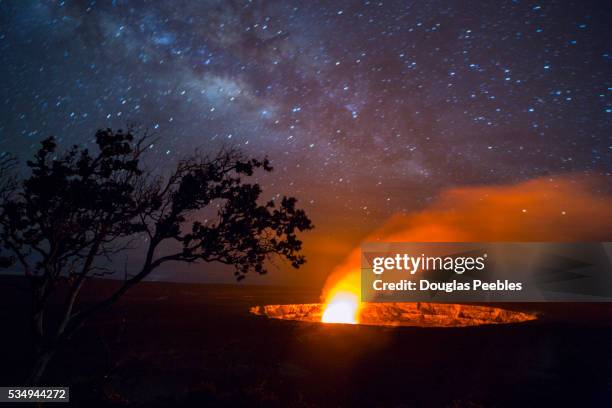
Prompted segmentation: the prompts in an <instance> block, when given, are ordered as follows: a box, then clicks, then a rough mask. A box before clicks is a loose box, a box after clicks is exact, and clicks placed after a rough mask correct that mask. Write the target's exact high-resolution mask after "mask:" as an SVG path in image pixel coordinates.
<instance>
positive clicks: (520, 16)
mask: <svg viewBox="0 0 612 408" xmlns="http://www.w3.org/2000/svg"><path fill="white" fill-rule="evenodd" d="M480 3H481V4H478V3H477V2H475V1H471V2H458V1H454V2H450V1H447V2H444V1H418V2H416V1H415V2H409V1H350V2H347V1H329V2H318V1H293V2H290V1H283V2H277V1H262V2H257V1H226V0H223V1H214V2H213V1H211V2H204V1H164V2H161V1H159V2H155V1H127V0H124V1H121V0H115V1H98V2H96V1H53V2H52V1H41V2H33V1H1V0H0V52H1V63H0V78H1V79H0V89H1V98H0V104H1V106H2V109H1V111H0V151H1V152H13V153H16V154H17V155H18V156H20V157H25V156H26V155H31V154H32V152H33V151H34V150H35V149H36V148H37V147H38V145H37V143H38V141H40V140H41V139H42V138H43V137H45V136H48V135H55V136H57V137H58V138H59V140H60V141H61V143H62V144H63V145H65V146H68V145H69V144H73V143H77V144H81V145H88V144H91V143H92V141H93V134H94V132H95V130H96V129H98V128H102V127H113V128H118V127H123V128H125V127H126V124H139V125H140V126H141V127H142V128H143V129H144V128H146V129H148V130H149V131H150V132H154V133H155V134H156V135H158V136H159V141H158V142H157V143H156V144H155V145H154V146H153V147H152V149H151V155H152V158H154V163H155V165H156V166H159V165H160V163H161V164H162V166H161V167H162V169H163V164H164V163H166V164H171V163H173V161H174V160H176V159H177V158H179V157H181V156H184V155H187V154H190V153H192V152H193V151H194V150H195V149H196V148H200V149H202V150H203V151H215V150H217V149H218V148H219V147H220V146H221V145H228V144H229V145H238V146H240V147H241V148H242V149H243V150H245V151H246V152H248V153H249V154H253V155H257V156H263V155H267V156H268V157H269V158H270V159H271V160H272V163H273V165H274V166H275V168H276V171H275V172H274V173H273V175H271V176H269V177H268V176H266V178H265V179H262V180H260V181H261V182H262V183H263V184H264V186H265V193H266V194H267V195H268V196H270V197H273V196H275V195H276V194H291V195H295V196H297V197H298V199H299V200H300V203H301V205H302V206H303V207H304V208H306V209H307V211H308V212H309V213H310V214H311V216H312V218H313V221H314V223H315V225H316V226H317V227H318V230H319V231H318V232H317V233H318V234H320V235H319V236H320V237H323V236H325V234H327V237H328V238H330V237H332V238H333V237H334V236H335V235H334V234H333V233H332V232H331V231H342V234H345V235H352V236H355V237H356V238H355V240H358V239H359V237H360V236H362V235H363V234H364V233H365V232H366V231H367V230H368V229H370V228H372V227H373V226H375V225H376V224H379V223H381V222H382V221H383V220H385V219H387V218H388V217H389V216H391V215H392V214H396V213H406V212H410V211H413V210H415V209H418V208H421V207H423V206H426V205H427V203H428V202H430V201H431V200H432V199H434V197H435V196H436V194H437V193H438V192H440V191H441V190H443V189H447V188H449V187H454V186H464V185H475V184H495V183H513V182H520V181H523V180H527V179H531V178H534V177H538V176H548V175H552V174H564V173H572V174H594V175H601V176H603V177H609V176H610V171H611V170H612V141H611V137H610V135H611V129H612V127H611V126H610V125H611V123H610V119H611V118H612V97H611V96H612V81H611V79H612V70H611V68H610V57H611V55H612V49H611V48H610V31H611V29H610V27H612V18H611V10H610V7H606V6H605V2H601V3H599V4H598V3H591V2H583V1H575V2H563V1H558V2H534V1H529V2H525V1H486V2H484V1H483V2H480ZM313 234H314V233H313ZM339 234H340V233H339ZM360 234H361V235H360ZM340 235H341V234H340ZM340 235H338V237H339V236H340ZM338 239H340V238H338ZM352 244H353V243H351V245H352Z"/></svg>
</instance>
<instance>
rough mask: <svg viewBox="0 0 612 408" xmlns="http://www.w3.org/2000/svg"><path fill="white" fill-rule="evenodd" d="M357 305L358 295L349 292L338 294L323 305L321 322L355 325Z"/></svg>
mask: <svg viewBox="0 0 612 408" xmlns="http://www.w3.org/2000/svg"><path fill="white" fill-rule="evenodd" d="M359 305H360V302H359V295H357V294H355V293H351V292H338V293H336V294H335V295H334V296H333V298H332V299H331V300H330V301H329V302H328V303H327V304H326V305H325V309H324V311H323V315H322V316H321V321H322V322H323V323H348V324H357V323H358V321H359V309H360V308H359Z"/></svg>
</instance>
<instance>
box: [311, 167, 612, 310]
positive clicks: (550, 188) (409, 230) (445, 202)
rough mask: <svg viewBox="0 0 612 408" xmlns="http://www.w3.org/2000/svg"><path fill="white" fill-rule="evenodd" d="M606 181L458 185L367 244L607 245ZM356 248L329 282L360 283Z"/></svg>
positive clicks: (611, 219) (611, 204) (568, 178)
mask: <svg viewBox="0 0 612 408" xmlns="http://www.w3.org/2000/svg"><path fill="white" fill-rule="evenodd" d="M605 183H606V180H603V179H601V178H595V177H584V176H572V175H564V176H557V177H550V178H538V179H534V180H530V181H526V182H523V183H519V184H514V185H501V186H478V187H459V188H453V189H450V190H446V191H444V192H442V193H441V194H440V195H439V196H438V197H437V199H436V200H435V201H434V202H433V203H432V204H431V205H430V206H428V207H427V208H425V209H423V210H422V211H418V212H415V213H412V214H408V215H396V216H393V217H391V218H390V219H389V220H388V221H387V222H386V223H385V224H384V225H383V226H382V227H380V228H378V229H377V230H375V231H374V232H372V233H371V234H370V235H369V236H368V237H367V238H366V241H369V242H375V241H383V242H436V241H438V242H445V241H446V242H460V241H467V242H470V241H471V242H477V241H556V242H561V241H606V240H610V239H611V238H612V195H610V194H609V193H605V194H602V193H597V192H598V191H603V189H604V187H605ZM359 268H360V251H359V248H355V249H354V250H353V251H352V252H351V253H350V254H349V256H348V257H347V258H346V259H345V261H344V262H342V264H341V265H339V266H338V267H337V268H336V269H335V270H334V272H333V273H332V275H331V276H330V277H329V278H328V279H327V282H326V284H325V288H324V292H323V298H324V299H325V298H326V297H327V295H328V293H329V288H331V287H337V286H342V285H345V286H347V287H355V285H358V284H359Z"/></svg>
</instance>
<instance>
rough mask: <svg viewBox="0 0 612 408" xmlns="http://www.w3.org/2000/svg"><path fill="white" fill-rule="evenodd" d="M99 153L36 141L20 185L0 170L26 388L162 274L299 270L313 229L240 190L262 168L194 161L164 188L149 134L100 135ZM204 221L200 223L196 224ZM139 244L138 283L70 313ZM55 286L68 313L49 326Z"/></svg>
mask: <svg viewBox="0 0 612 408" xmlns="http://www.w3.org/2000/svg"><path fill="white" fill-rule="evenodd" d="M96 143H97V152H95V153H92V152H90V151H89V150H87V149H84V148H79V147H78V146H73V147H72V148H71V149H70V150H68V151H67V152H65V153H63V154H59V153H58V152H57V145H56V142H55V140H54V139H53V138H48V139H46V140H44V141H43V142H42V144H41V148H40V149H39V150H38V152H37V153H36V155H35V156H34V158H33V159H32V160H30V161H28V162H27V166H28V168H29V171H30V174H29V176H28V177H27V178H25V179H23V180H17V179H16V178H15V177H14V176H11V172H10V169H11V166H10V163H8V162H7V164H6V166H2V167H0V171H2V169H5V170H4V171H3V174H0V175H1V176H3V177H2V180H3V181H2V184H0V193H1V194H0V197H1V198H2V202H1V203H0V227H1V231H0V239H1V241H2V246H3V248H4V249H3V253H2V254H0V255H2V256H1V259H0V260H2V261H3V263H4V265H3V266H5V267H6V266H10V265H13V264H17V265H19V266H20V269H22V270H23V272H24V274H25V276H26V277H27V279H28V280H29V281H30V283H31V298H32V313H31V326H32V335H33V339H34V344H35V347H36V353H35V354H36V359H35V361H34V364H33V369H32V373H31V376H30V378H29V379H28V381H27V382H29V383H37V382H38V381H39V380H40V378H41V376H42V374H43V372H44V370H45V368H46V366H47V364H48V362H49V360H50V359H51V358H52V356H53V355H54V354H55V352H56V350H57V348H58V346H59V345H60V344H61V343H62V342H64V341H65V340H66V339H67V338H69V337H70V336H71V335H72V334H73V333H74V332H75V331H77V330H78V328H79V327H80V326H81V325H82V324H83V323H84V322H85V321H86V320H87V319H88V318H89V317H91V316H92V315H93V314H94V313H96V312H97V311H99V310H100V309H102V308H104V307H106V306H108V305H110V304H112V303H114V302H115V301H117V300H118V299H119V298H120V297H121V296H122V295H123V294H124V293H125V292H126V291H127V290H129V289H130V288H131V287H132V286H134V285H136V284H137V283H139V282H140V281H142V280H143V279H144V278H146V277H147V276H148V275H149V274H150V273H151V272H153V271H154V270H155V269H156V268H158V267H159V266H161V265H162V264H164V263H167V262H187V263H195V262H221V263H224V264H227V265H230V266H232V267H233V269H234V275H235V277H236V278H237V279H238V280H241V279H243V278H244V277H245V275H246V274H247V273H249V272H254V273H258V274H264V273H266V260H267V259H268V258H270V257H271V256H273V255H277V256H280V257H281V258H283V259H286V260H288V261H289V262H290V263H291V265H292V266H293V267H295V268H298V267H299V266H300V265H302V264H303V263H304V262H305V259H304V257H303V255H301V254H300V250H301V246H302V242H301V241H300V240H299V239H298V238H297V233H298V232H301V231H306V230H309V229H311V228H312V224H311V221H310V220H309V218H308V217H307V216H306V214H305V212H304V211H303V210H301V209H298V208H296V199H295V198H292V197H290V198H286V197H284V198H282V200H281V201H280V203H275V202H274V201H268V202H266V203H264V204H261V203H260V195H261V192H262V190H261V187H260V186H259V185H258V184H249V183H247V182H245V181H244V179H246V178H248V177H250V176H252V175H253V174H254V173H255V172H256V171H257V170H261V171H265V172H269V171H272V167H271V166H270V164H269V162H268V160H267V159H266V160H257V159H248V158H245V157H244V155H243V154H242V153H240V152H239V151H237V150H233V149H230V150H222V151H221V152H219V153H218V154H217V155H215V156H212V157H209V156H206V155H203V154H199V153H196V154H194V155H193V157H190V158H187V159H184V160H181V161H180V162H179V163H178V164H177V166H176V168H175V169H174V171H172V172H171V174H170V175H169V176H167V177H164V176H162V175H159V174H156V173H154V172H152V171H145V167H144V163H143V160H142V158H143V155H144V154H145V152H146V151H147V148H148V146H149V145H150V141H149V138H148V137H147V136H146V135H145V136H143V137H140V138H138V139H137V138H135V136H134V134H133V133H132V132H131V131H128V132H122V131H117V132H114V131H113V130H111V129H106V130H100V131H98V132H97V133H96ZM203 211H205V212H206V213H207V220H206V221H199V219H198V218H199V217H198V215H199V214H201V213H202V212H203ZM209 213H213V214H214V215H213V216H210V215H209ZM143 238H144V241H145V242H146V245H144V248H142V249H143V251H144V253H143V256H142V259H143V260H142V264H141V266H140V267H139V268H137V270H136V271H135V274H134V275H131V276H129V277H128V276H127V275H126V278H125V279H124V280H123V282H122V284H121V286H120V287H119V288H118V289H117V290H116V291H115V292H114V293H113V294H112V295H110V296H109V297H108V298H106V299H104V300H102V301H101V302H99V303H97V304H94V305H89V306H88V307H77V299H78V295H79V292H80V290H81V289H82V287H83V285H84V284H85V283H86V282H87V281H88V280H89V279H90V278H92V277H95V276H101V275H112V274H115V273H118V272H119V271H118V270H117V269H116V268H114V267H112V263H110V265H111V266H109V260H112V259H116V258H117V254H119V253H121V252H122V251H125V250H126V249H128V248H130V247H131V246H132V245H131V243H133V242H135V240H136V239H140V240H141V241H142V240H143ZM172 248H178V249H174V250H172ZM6 252H8V253H10V255H6V256H5V255H4V254H5V253H6ZM59 287H67V288H68V290H67V291H65V293H66V295H65V299H64V302H63V304H64V305H65V306H64V308H63V310H62V313H61V315H62V318H61V319H60V321H59V322H57V323H56V324H52V323H51V322H47V321H46V319H45V315H46V313H47V311H48V308H49V298H50V297H51V296H52V295H57V293H58V292H59V291H58V288H59ZM61 293H64V291H62V292H61ZM53 323H55V322H53Z"/></svg>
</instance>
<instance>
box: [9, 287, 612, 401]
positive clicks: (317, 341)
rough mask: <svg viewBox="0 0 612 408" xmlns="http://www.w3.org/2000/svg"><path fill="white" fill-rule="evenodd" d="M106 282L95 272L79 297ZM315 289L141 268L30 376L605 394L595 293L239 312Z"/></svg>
mask: <svg viewBox="0 0 612 408" xmlns="http://www.w3.org/2000/svg"><path fill="white" fill-rule="evenodd" d="M20 285H23V282H21V281H20V280H17V279H14V278H13V277H7V276H5V277H3V279H2V284H1V289H0V291H1V292H0V299H2V307H1V309H0V310H1V318H2V321H3V326H4V327H12V328H13V330H12V331H11V334H10V335H6V334H5V335H3V336H2V341H3V347H2V349H3V357H2V360H3V363H2V366H3V369H2V370H0V375H1V376H2V377H1V378H0V383H2V384H11V383H15V382H17V381H18V379H19V376H20V375H25V371H24V369H25V368H26V365H25V362H26V361H27V360H28V355H27V354H26V353H27V352H28V350H29V349H28V348H27V337H26V334H25V333H27V330H26V327H23V326H24V322H26V321H27V320H26V319H24V318H20V314H19V313H15V311H23V312H24V313H25V312H26V310H27V304H25V303H24V301H23V299H24V297H23V296H19V291H18V290H16V289H15V287H16V286H17V287H19V286H20ZM114 285H116V283H115V282H112V281H97V282H95V283H93V284H91V285H90V286H89V290H87V291H86V293H84V294H83V299H84V301H87V300H92V299H94V297H95V296H103V295H104V294H105V293H108V292H109V291H110V290H111V289H112V287H113V286H114ZM94 294H95V296H94ZM316 301H318V293H317V291H315V290H306V289H302V290H300V289H297V288H283V287H269V286H253V285H202V284H178V283H150V282H145V283H143V284H141V285H140V286H138V287H136V288H134V289H133V291H132V292H131V293H129V294H128V295H126V296H125V297H123V299H122V300H120V301H119V302H118V303H116V304H115V305H113V306H112V307H110V308H109V309H107V310H105V311H103V312H101V313H100V314H99V315H98V316H97V317H96V318H94V319H93V320H92V321H91V322H89V323H88V324H87V326H86V327H85V328H84V330H82V331H81V332H79V333H78V334H77V336H75V337H74V338H73V339H72V340H71V341H70V342H69V343H68V344H67V345H66V347H67V348H69V349H70V352H67V351H66V350H64V351H62V352H61V354H60V355H59V356H57V358H56V359H55V363H54V362H52V363H51V365H50V367H49V370H48V372H47V373H46V375H45V377H44V382H45V384H61V385H69V386H70V387H71V404H72V405H79V406H100V405H108V406H159V407H165V406H168V407H169V406H279V407H281V406H294V407H309V406H405V407H409V406H415V405H416V406H448V407H480V406H500V407H510V406H512V407H515V406H522V407H525V406H542V405H547V406H586V405H588V406H602V407H603V406H607V403H606V402H607V401H609V399H610V398H611V397H612V349H611V348H610V344H612V307H611V306H610V305H609V304H596V303H582V304H575V303H574V304H552V303H546V304H544V303H541V304H536V303H531V304H505V305H503V307H506V308H509V309H516V310H525V311H529V312H536V313H538V315H539V318H538V320H536V321H531V322H526V323H522V324H508V325H488V326H479V327H471V328H408V327H402V328H384V327H372V326H361V325H330V324H320V323H307V322H295V321H285V320H274V319H268V318H265V317H260V316H254V315H251V314H249V308H250V307H251V306H254V305H262V304H269V303H274V304H282V303H296V302H304V303H308V302H316ZM496 306H500V305H499V304H497V305H496Z"/></svg>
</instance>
